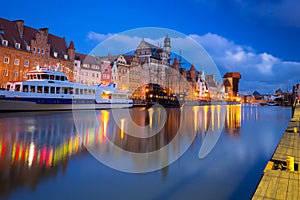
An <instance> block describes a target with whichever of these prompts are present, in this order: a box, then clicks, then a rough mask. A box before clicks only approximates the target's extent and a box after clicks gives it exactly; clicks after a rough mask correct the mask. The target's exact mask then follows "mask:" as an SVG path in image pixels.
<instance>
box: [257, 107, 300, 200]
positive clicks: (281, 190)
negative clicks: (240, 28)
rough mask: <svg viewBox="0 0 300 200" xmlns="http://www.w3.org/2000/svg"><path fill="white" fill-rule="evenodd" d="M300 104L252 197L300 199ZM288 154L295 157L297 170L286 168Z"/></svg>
mask: <svg viewBox="0 0 300 200" xmlns="http://www.w3.org/2000/svg"><path fill="white" fill-rule="evenodd" d="M299 121H300V104H297V105H296V107H295V111H294V115H293V118H292V119H291V121H290V123H289V125H288V127H287V129H286V130H285V132H284V134H283V136H282V139H281V141H280V143H279V144H278V146H277V148H276V150H275V152H274V154H273V157H272V159H271V160H270V162H274V163H275V164H274V167H273V168H272V169H270V164H267V166H266V169H265V170H266V171H265V173H264V174H263V176H262V178H261V181H260V183H259V185H258V186H257V188H256V191H255V193H254V195H253V197H252V199H254V200H257V199H295V200H297V199H300V188H299V187H300V182H299V180H300V174H299V170H298V168H299V167H298V165H299V163H300V135H299V128H300V127H299ZM287 156H292V157H294V163H295V164H294V168H295V171H289V170H287V169H286V163H287Z"/></svg>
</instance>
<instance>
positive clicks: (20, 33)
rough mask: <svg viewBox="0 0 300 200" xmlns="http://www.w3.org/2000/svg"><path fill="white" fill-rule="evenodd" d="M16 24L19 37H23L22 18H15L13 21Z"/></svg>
mask: <svg viewBox="0 0 300 200" xmlns="http://www.w3.org/2000/svg"><path fill="white" fill-rule="evenodd" d="M14 22H15V23H16V25H17V28H18V31H19V35H20V38H23V33H24V20H22V19H19V20H15V21H14Z"/></svg>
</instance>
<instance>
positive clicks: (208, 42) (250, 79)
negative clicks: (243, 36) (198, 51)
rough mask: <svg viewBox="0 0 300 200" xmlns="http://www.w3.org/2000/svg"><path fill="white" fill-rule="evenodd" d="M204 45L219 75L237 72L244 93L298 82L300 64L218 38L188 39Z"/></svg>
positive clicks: (270, 89)
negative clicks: (240, 77)
mask: <svg viewBox="0 0 300 200" xmlns="http://www.w3.org/2000/svg"><path fill="white" fill-rule="evenodd" d="M190 37H192V38H193V39H195V40H196V41H197V42H199V43H200V44H202V45H203V47H204V48H205V49H206V50H207V51H208V53H209V54H210V56H211V57H212V58H213V59H214V61H215V62H216V64H217V66H218V67H219V69H220V71H221V72H223V73H225V72H227V71H238V72H240V73H241V74H242V80H241V81H240V83H241V85H240V89H241V90H242V91H243V92H248V93H249V92H251V91H252V92H253V91H254V90H258V91H260V92H262V93H264V92H265V93H271V92H274V91H275V90H276V89H278V88H282V89H283V90H285V89H286V87H287V86H288V88H289V89H291V87H292V86H293V85H294V84H295V83H298V82H300V80H299V78H298V77H300V63H299V62H290V61H283V60H281V59H280V58H277V57H275V56H273V55H271V54H269V53H267V52H262V53H257V52H255V50H254V49H253V48H251V47H249V46H243V45H239V44H235V43H234V42H233V41H229V40H227V39H226V38H224V37H222V36H219V35H217V34H212V33H207V34H205V35H203V36H199V35H190Z"/></svg>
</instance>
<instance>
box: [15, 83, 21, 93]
mask: <svg viewBox="0 0 300 200" xmlns="http://www.w3.org/2000/svg"><path fill="white" fill-rule="evenodd" d="M15 91H17V92H20V91H21V85H20V84H17V85H16V87H15Z"/></svg>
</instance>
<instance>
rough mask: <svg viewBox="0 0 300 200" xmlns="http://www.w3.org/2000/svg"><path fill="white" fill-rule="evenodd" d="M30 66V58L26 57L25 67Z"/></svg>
mask: <svg viewBox="0 0 300 200" xmlns="http://www.w3.org/2000/svg"><path fill="white" fill-rule="evenodd" d="M28 66H29V60H28V59H25V60H24V67H28Z"/></svg>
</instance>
